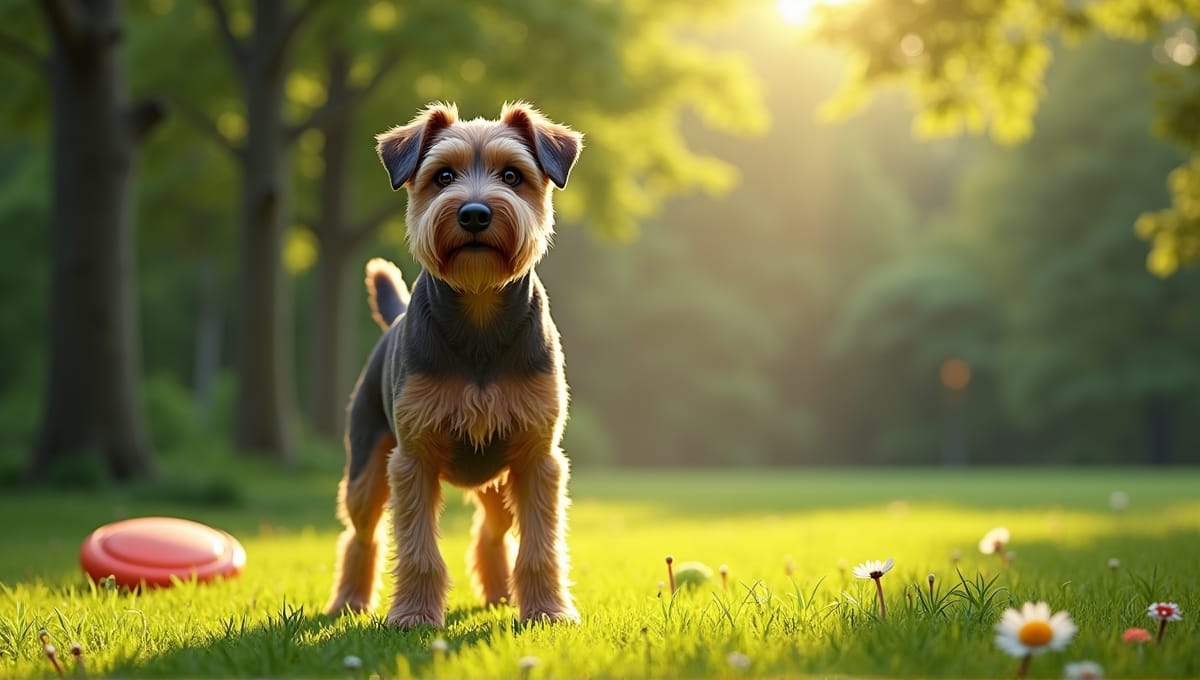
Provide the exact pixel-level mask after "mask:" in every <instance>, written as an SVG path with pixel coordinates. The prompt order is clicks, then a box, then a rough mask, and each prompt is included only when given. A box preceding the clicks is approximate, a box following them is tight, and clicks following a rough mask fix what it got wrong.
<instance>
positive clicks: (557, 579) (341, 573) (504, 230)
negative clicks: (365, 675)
mask: <svg viewBox="0 0 1200 680" xmlns="http://www.w3.org/2000/svg"><path fill="white" fill-rule="evenodd" d="M376 140H377V141H378V146H377V151H378V152H379V157H380V160H382V161H383V165H384V167H385V168H386V169H387V171H388V174H389V176H390V177H391V181H392V189H394V190H399V189H400V187H405V189H406V190H407V191H408V241H409V248H410V250H411V252H412V254H413V255H414V257H415V258H416V260H417V261H418V262H419V263H420V264H421V266H422V271H421V273H420V274H419V275H418V276H417V278H416V280H415V281H414V282H413V287H412V293H411V298H410V295H409V292H408V290H407V288H406V287H405V285H404V281H403V279H402V278H401V276H400V272H399V270H398V269H397V268H396V267H395V265H393V264H392V263H390V262H387V261H386V260H381V259H375V260H372V261H371V262H370V263H368V264H367V289H368V294H369V299H370V304H371V310H372V313H373V315H374V317H375V320H376V321H377V322H378V323H379V325H380V326H381V327H383V329H384V334H383V337H382V338H381V339H380V340H379V342H378V343H377V344H376V345H375V348H374V349H373V350H372V352H371V355H370V358H369V359H368V360H367V363H366V367H365V368H364V369H363V371H362V374H361V375H360V377H359V379H358V384H357V385H356V386H355V388H354V393H353V396H352V397H351V401H350V406H349V408H348V418H347V421H348V422H347V426H346V436H345V444H346V452H347V463H346V471H345V476H344V478H343V479H342V482H341V485H340V487H339V494H338V506H339V515H340V517H341V519H342V521H343V523H344V524H345V525H346V529H345V531H344V532H343V533H342V536H341V539H340V542H339V547H338V569H337V576H336V581H335V584H334V590H333V596H332V598H331V600H330V602H329V605H328V607H327V609H326V611H327V612H329V613H337V612H341V611H344V610H346V609H349V610H353V611H362V610H366V609H370V608H371V607H372V606H373V603H374V600H373V597H374V593H375V580H376V572H377V554H378V541H377V538H376V527H377V526H378V524H379V520H380V519H381V517H382V515H383V511H384V507H385V504H387V502H388V501H389V499H390V505H389V507H390V510H391V520H392V521H391V525H392V532H393V535H394V536H393V538H394V541H395V558H396V564H395V569H394V571H393V577H394V579H395V590H394V592H393V594H392V603H391V607H390V609H389V610H388V614H387V621H388V623H390V624H392V625H395V626H398V627H400V628H412V627H414V626H421V625H432V626H437V627H441V626H443V625H444V621H445V608H446V590H447V588H448V587H449V577H448V576H447V573H446V563H445V561H444V560H443V559H442V555H441V553H440V552H439V550H438V545H437V538H438V517H439V514H440V512H441V509H442V487H441V480H446V481H448V482H450V483H451V484H453V485H455V486H459V487H463V488H466V489H468V492H467V494H468V496H469V498H470V499H471V500H472V501H473V502H474V504H475V506H476V509H475V517H474V526H473V527H472V530H471V547H470V549H469V550H468V553H467V565H468V569H469V571H470V573H471V579H472V582H473V584H474V587H475V590H476V592H477V594H478V595H479V597H480V598H482V600H483V602H484V603H486V604H489V605H494V604H498V603H501V602H503V601H506V600H508V601H512V602H515V604H516V605H517V608H518V613H519V615H520V618H521V620H522V621H539V620H549V621H573V622H577V621H578V620H579V614H578V613H577V611H576V609H575V605H574V603H573V602H572V599H571V594H570V592H569V589H568V588H569V586H570V582H569V581H568V575H567V570H568V560H567V546H566V541H565V538H566V507H567V504H568V499H567V493H566V483H567V475H568V466H567V459H566V457H565V456H564V455H563V452H562V451H561V449H560V448H559V442H560V440H561V438H562V432H563V423H564V421H565V420H566V415H567V385H566V382H565V380H564V378H563V356H562V350H561V347H560V344H559V335H558V329H556V328H555V326H554V322H553V321H552V320H551V318H550V310H549V306H548V301H547V299H546V291H545V289H544V288H543V287H542V283H541V281H540V280H539V279H538V276H537V274H536V273H535V272H534V266H535V265H536V264H537V263H538V261H539V260H540V259H541V258H542V256H543V255H544V254H545V252H546V250H547V248H548V247H549V245H550V239H551V236H552V234H553V226H554V219H553V207H552V205H551V193H552V192H553V188H554V187H558V188H560V189H561V188H563V187H565V186H566V184H567V176H568V175H569V174H570V172H571V168H572V167H573V166H574V164H575V161H576V159H577V158H578V156H579V151H580V149H581V147H582V141H583V136H582V135H581V134H579V133H577V132H574V131H572V130H571V129H569V128H567V127H564V126H562V125H558V124H555V123H552V122H550V121H549V120H547V119H546V118H544V117H543V116H542V115H541V114H540V113H538V112H537V111H536V110H535V109H533V108H532V107H530V106H528V105H526V104H524V103H516V104H506V105H505V106H504V108H503V110H502V111H501V114H500V119H499V120H495V121H492V120H484V119H481V118H477V119H475V120H470V121H459V120H458V111H457V109H456V107H454V106H453V105H445V104H435V105H432V106H430V107H428V108H426V109H425V110H424V111H423V112H422V113H420V114H419V115H418V116H417V117H416V118H415V119H413V121H412V122H410V123H409V124H407V125H403V126H399V127H396V128H393V129H391V130H388V131H387V132H384V133H382V134H380V135H379V136H378V137H377V138H376ZM514 521H515V531H516V534H517V535H518V536H519V539H520V540H519V544H518V545H517V546H516V555H515V560H514V559H513V558H514V555H513V547H514V546H513V544H512V541H511V539H510V538H509V536H508V533H509V529H510V528H514Z"/></svg>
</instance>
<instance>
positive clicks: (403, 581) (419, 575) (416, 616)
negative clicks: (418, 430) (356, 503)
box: [387, 438, 450, 628]
mask: <svg viewBox="0 0 1200 680" xmlns="http://www.w3.org/2000/svg"><path fill="white" fill-rule="evenodd" d="M431 446H432V447H436V444H433V443H432V442H430V441H429V440H426V439H422V438H412V439H406V440H404V441H402V442H401V444H400V448H399V449H398V450H397V452H396V454H395V455H393V456H392V457H391V459H389V461H388V482H389V483H390V485H391V488H392V494H393V501H392V535H393V539H394V542H393V545H394V546H395V550H396V567H395V569H393V571H392V576H393V577H394V579H395V585H396V589H395V591H393V593H392V605H391V607H390V608H389V610H388V614H387V621H388V623H390V624H392V625H394V626H398V627H400V628H412V627H415V626H422V625H429V626H437V627H441V626H443V625H445V615H446V590H447V589H448V588H449V587H450V575H449V574H448V573H447V571H446V562H445V560H443V559H442V553H441V552H440V551H438V544H437V539H438V517H439V516H440V515H441V513H442V507H443V504H442V485H441V482H440V481H439V480H438V470H437V467H436V466H435V465H433V464H431V463H430V461H431V460H436V459H438V458H440V457H441V454H439V453H438V452H436V451H430V450H429V448H430V447H431Z"/></svg>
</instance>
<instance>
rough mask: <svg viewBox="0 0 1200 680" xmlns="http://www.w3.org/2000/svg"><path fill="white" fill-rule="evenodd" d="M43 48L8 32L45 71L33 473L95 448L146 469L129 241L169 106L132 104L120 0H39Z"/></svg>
mask: <svg viewBox="0 0 1200 680" xmlns="http://www.w3.org/2000/svg"><path fill="white" fill-rule="evenodd" d="M40 9H41V12H42V14H43V17H44V20H45V25H46V29H47V33H48V35H49V37H50V44H51V48H50V55H49V57H48V58H44V57H42V56H41V55H40V54H39V52H38V50H37V49H36V48H35V47H33V46H30V45H26V44H25V43H23V42H22V41H21V39H20V38H18V37H16V36H10V35H6V36H5V37H4V39H3V43H4V44H5V45H6V46H7V48H8V51H9V52H10V53H13V54H17V55H19V56H20V57H21V58H22V59H23V60H24V61H25V63H26V64H28V65H29V66H32V67H34V68H35V69H36V70H38V71H39V72H41V73H43V74H45V75H46V76H47V78H48V80H49V88H50V110H51V116H50V118H51V147H52V161H51V175H52V181H51V195H52V197H51V205H50V231H51V249H52V252H51V259H52V268H51V274H50V277H51V285H50V300H49V308H50V310H51V311H50V314H49V321H50V331H49V367H48V384H47V388H46V395H45V405H44V408H43V412H42V419H41V426H40V432H39V435H38V437H37V441H36V444H35V445H34V449H33V454H32V458H31V460H30V464H29V468H28V474H29V475H30V476H31V477H33V478H44V477H45V476H46V475H47V474H48V473H50V471H51V470H52V469H54V468H55V467H56V466H60V465H63V464H65V463H66V462H67V461H70V460H72V459H74V458H75V457H78V456H88V455H92V456H98V457H99V458H100V459H101V460H102V462H103V465H104V467H105V469H106V470H107V472H108V474H109V475H111V476H112V477H114V478H116V479H130V478H134V477H141V476H147V475H151V474H153V473H154V471H155V465H154V459H153V456H152V453H151V450H150V445H149V442H148V441H147V437H146V433H145V427H144V424H143V422H142V415H141V411H140V405H139V401H138V389H139V388H138V381H139V376H140V365H139V346H138V338H137V306H136V297H135V296H134V292H133V282H134V277H135V274H136V271H135V265H134V256H133V253H134V242H133V193H132V192H133V178H134V170H135V166H136V157H137V152H138V148H139V146H140V145H141V143H142V142H143V140H144V139H145V138H146V136H147V135H148V134H149V133H150V131H151V130H152V129H153V128H154V127H155V126H156V125H157V124H158V122H159V121H160V120H161V119H162V117H163V114H164V108H163V106H162V104H161V103H159V102H157V101H154V100H144V101H140V102H137V103H133V104H131V103H130V102H129V101H128V100H127V94H126V82H125V68H124V64H123V62H122V55H121V47H122V45H123V38H124V35H123V30H124V26H123V13H122V6H121V2H119V0H98V1H97V2H91V3H79V2H76V1H75V0H43V1H42V2H41V3H40Z"/></svg>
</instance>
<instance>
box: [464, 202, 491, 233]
mask: <svg viewBox="0 0 1200 680" xmlns="http://www.w3.org/2000/svg"><path fill="white" fill-rule="evenodd" d="M491 223H492V209H491V208H489V207H487V206H486V205H484V204H483V203H464V204H463V205H462V207H461V208H459V209H458V226H460V227H462V228H463V229H465V230H466V231H469V232H471V233H472V234H478V233H479V232H481V231H483V230H484V229H487V228H488V226H489V225H490V224H491Z"/></svg>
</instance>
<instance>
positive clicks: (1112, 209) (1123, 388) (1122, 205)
mask: <svg viewBox="0 0 1200 680" xmlns="http://www.w3.org/2000/svg"><path fill="white" fill-rule="evenodd" d="M1149 62H1150V59H1149V55H1147V54H1145V52H1144V51H1143V50H1140V49H1138V48H1137V47H1133V46H1129V45H1121V44H1111V43H1108V42H1107V41H1104V40H1103V39H1101V38H1099V37H1097V38H1096V39H1089V40H1087V41H1086V42H1085V43H1084V44H1082V45H1081V46H1079V47H1078V48H1077V49H1075V50H1073V51H1072V53H1071V54H1070V56H1069V58H1067V59H1064V60H1063V62H1062V63H1061V64H1057V65H1056V66H1055V68H1053V69H1051V71H1050V73H1049V74H1048V78H1047V84H1048V86H1049V88H1050V89H1051V90H1052V92H1053V94H1052V95H1051V97H1050V98H1049V99H1048V101H1047V104H1046V106H1045V107H1044V110H1043V111H1041V112H1040V114H1039V116H1038V121H1037V123H1038V125H1037V129H1036V130H1035V132H1034V136H1033V138H1032V140H1031V142H1030V143H1029V144H1026V145H1022V146H1020V147H1017V148H1015V149H995V148H993V149H990V150H988V151H986V152H985V153H984V155H983V157H981V158H980V164H979V165H978V166H977V168H976V169H975V170H973V171H971V172H969V173H967V176H966V177H965V178H964V182H963V183H962V185H961V186H960V193H959V197H958V201H957V203H958V206H957V209H956V210H955V211H954V217H953V225H954V227H955V228H956V229H957V230H959V231H961V232H963V234H962V236H961V237H960V238H961V239H962V240H965V241H968V242H969V243H971V244H972V245H973V246H974V248H975V249H976V255H975V257H974V260H975V262H976V265H975V267H974V269H975V270H976V271H977V272H979V273H980V274H981V275H982V276H984V277H985V278H986V280H987V281H989V287H990V288H991V289H992V291H993V294H994V295H995V297H996V298H997V299H998V300H999V301H1000V305H999V306H1000V308H1001V309H1002V310H1003V317H1004V325H1003V332H998V333H994V334H992V336H991V337H993V338H994V340H993V344H994V345H995V346H996V348H997V351H996V354H997V355H998V356H997V360H996V364H995V366H994V370H995V371H996V373H997V376H998V383H999V385H998V386H999V388H1000V393H1001V394H1000V396H1001V397H1002V400H1003V404H1004V407H1005V409H1006V410H1007V411H1008V413H1009V414H1010V418H1011V419H1012V421H1013V422H1014V424H1015V425H1016V426H1017V427H1019V428H1020V429H1022V430H1024V431H1026V432H1031V433H1034V434H1035V435H1036V436H1037V439H1038V440H1039V441H1040V442H1041V446H1040V449H1041V451H1042V453H1043V455H1053V456H1056V457H1057V458H1059V459H1067V460H1088V459H1090V460H1096V459H1097V458H1098V457H1099V456H1101V455H1103V456H1105V457H1106V458H1108V460H1110V461H1113V462H1116V461H1118V460H1125V459H1128V457H1129V455H1130V452H1140V454H1141V459H1142V460H1143V461H1145V462H1148V463H1166V462H1172V461H1176V460H1178V459H1179V457H1180V454H1181V451H1180V449H1181V447H1180V440H1181V434H1182V431H1183V430H1185V429H1186V428H1187V425H1186V421H1187V419H1186V418H1185V417H1184V416H1183V414H1184V413H1185V412H1186V411H1187V409H1188V408H1189V406H1187V404H1188V402H1189V400H1192V399H1194V398H1195V395H1196V391H1197V390H1196V385H1197V384H1200V360H1198V359H1197V357H1196V353H1195V347H1196V346H1197V343H1198V342H1200V324H1197V323H1196V321H1195V320H1194V315H1192V314H1190V313H1189V308H1194V305H1195V299H1196V295H1197V294H1200V287H1198V285H1197V284H1198V283H1200V278H1198V277H1197V274H1198V273H1200V272H1185V273H1181V274H1180V275H1178V276H1176V277H1174V278H1172V279H1171V280H1167V281H1163V280H1159V279H1157V278H1155V277H1152V276H1147V275H1146V272H1145V267H1144V259H1143V258H1142V257H1141V256H1140V255H1139V254H1138V253H1137V252H1136V251H1134V250H1133V249H1131V248H1129V240H1128V239H1129V224H1130V222H1132V221H1133V220H1134V218H1135V217H1136V215H1137V214H1138V212H1139V211H1140V210H1141V209H1142V207H1143V206H1144V205H1145V203H1146V202H1147V201H1153V200H1164V199H1165V198H1166V192H1165V191H1164V190H1163V189H1162V187H1161V184H1160V182H1161V178H1162V176H1163V174H1164V173H1165V172H1166V171H1167V169H1168V168H1170V167H1171V166H1172V165H1174V164H1175V163H1177V162H1178V160H1179V154H1178V152H1177V151H1176V150H1174V149H1172V148H1170V147H1169V146H1168V145H1167V144H1165V143H1163V142H1161V141H1155V140H1147V139H1146V136H1145V132H1144V131H1145V128H1146V126H1147V124H1148V122H1149V120H1150V119H1151V117H1152V115H1153V113H1152V109H1151V106H1150V104H1149V101H1150V99H1151V93H1152V86H1151V83H1150V82H1149V81H1147V79H1146V78H1145V76H1144V73H1145V70H1146V68H1147V67H1148V66H1149ZM1096 111H1103V112H1104V115H1103V116H1097V115H1094V112H1096ZM1014 199H1015V200H1014ZM1100 452H1103V453H1100ZM1122 454H1123V455H1122ZM1118 456H1121V457H1118Z"/></svg>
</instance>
